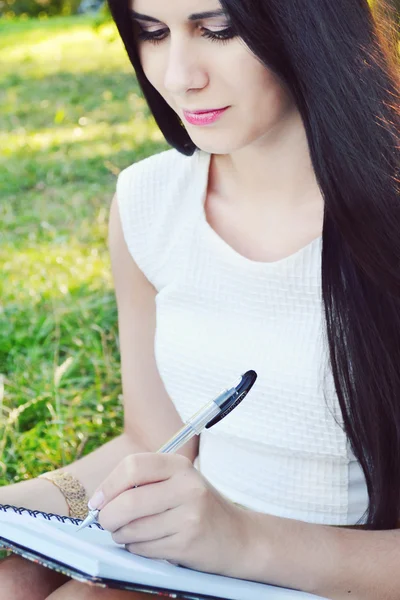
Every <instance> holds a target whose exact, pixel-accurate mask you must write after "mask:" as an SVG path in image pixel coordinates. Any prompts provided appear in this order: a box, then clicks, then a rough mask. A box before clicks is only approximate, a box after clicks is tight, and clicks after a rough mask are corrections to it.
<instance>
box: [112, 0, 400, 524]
mask: <svg viewBox="0 0 400 600" xmlns="http://www.w3.org/2000/svg"><path fill="white" fill-rule="evenodd" d="M379 2H380V3H381V5H382V3H383V0H379ZM108 3H109V6H110V10H111V14H112V16H113V18H114V20H115V22H116V25H117V28H118V30H119V33H120V35H121V37H122V40H123V42H124V45H125V48H126V50H127V53H128V56H129V58H130V60H131V62H132V65H133V67H134V69H135V71H136V75H137V78H138V81H139V83H140V85H141V88H142V91H143V94H144V96H145V98H146V100H147V102H148V105H149V107H150V109H151V111H152V113H153V115H154V117H155V119H156V121H157V123H158V125H159V127H160V129H161V131H162V133H163V134H164V137H165V139H166V141H167V142H168V143H169V144H170V145H171V146H173V147H175V148H176V149H177V150H178V151H179V152H181V153H183V154H186V155H192V154H193V153H194V151H195V150H196V146H195V145H194V143H193V142H192V140H191V139H190V137H189V136H188V134H187V132H186V129H185V128H184V127H183V125H182V122H181V121H180V119H179V117H178V116H177V115H176V113H175V112H174V111H173V110H172V109H171V108H170V107H169V106H168V105H167V103H166V102H165V101H164V100H163V98H162V97H161V95H160V94H159V93H158V92H157V91H156V90H155V89H154V87H153V86H152V85H151V84H150V83H149V81H148V80H147V79H146V77H145V75H144V73H143V70H142V67H141V64H140V61H139V57H138V54H137V51H136V47H135V42H134V35H133V25H132V21H131V19H130V16H129V2H128V0H108ZM220 4H221V5H222V7H223V8H224V10H225V11H226V13H227V14H228V15H229V17H230V21H231V25H232V27H233V29H234V30H235V31H236V32H237V33H238V35H239V36H240V37H241V38H242V39H243V41H244V43H245V44H246V45H247V46H248V47H249V49H250V50H251V51H252V52H253V53H254V55H256V56H257V57H258V58H259V59H260V60H261V61H262V63H263V64H265V66H266V67H267V68H269V69H271V70H272V71H273V72H274V73H275V74H276V75H278V76H279V77H280V78H281V80H282V81H283V82H284V83H285V84H286V85H287V86H288V88H289V89H290V91H291V93H292V94H293V97H294V100H295V102H296V104H297V107H298V110H299V112H300V114H301V116H302V119H303V123H304V126H305V130H306V134H307V139H308V143H309V148H310V154H311V159H312V163H313V167H314V171H315V174H316V178H317V181H318V184H319V187H320V190H321V192H322V195H323V198H324V205H325V210H324V224H323V247H322V298H323V306H324V314H325V324H326V330H325V333H326V341H327V348H328V350H329V358H330V367H331V370H332V375H333V380H334V383H335V389H336V393H337V396H338V400H339V404H340V408H341V412H342V417H343V423H344V428H345V431H346V434H347V436H348V438H349V440H350V443H351V446H352V449H353V452H354V454H355V456H356V458H357V459H358V461H359V462H360V464H361V466H362V469H363V471H364V475H365V478H366V483H367V488H368V494H369V507H368V511H367V514H366V515H365V517H366V527H367V528H370V529H392V528H395V527H396V524H397V522H398V518H399V512H400V178H399V167H400V104H399V99H400V86H399V72H398V64H397V56H395V53H394V52H393V48H394V45H393V44H392V41H393V39H391V37H390V33H391V32H392V29H391V26H390V21H386V22H385V24H384V25H385V26H386V29H385V27H384V26H383V21H382V20H380V19H378V18H377V15H375V14H374V13H373V12H372V10H371V8H370V6H369V4H368V1H367V0H335V1H334V2H333V1H332V0H220ZM387 7H388V5H387ZM381 14H383V11H382V12H381ZM387 14H390V10H388V13H387Z"/></svg>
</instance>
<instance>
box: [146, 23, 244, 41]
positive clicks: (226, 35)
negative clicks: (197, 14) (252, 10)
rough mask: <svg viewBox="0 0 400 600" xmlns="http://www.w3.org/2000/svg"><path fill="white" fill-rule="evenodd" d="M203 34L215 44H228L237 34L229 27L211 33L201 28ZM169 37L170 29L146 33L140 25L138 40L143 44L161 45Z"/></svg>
mask: <svg viewBox="0 0 400 600" xmlns="http://www.w3.org/2000/svg"><path fill="white" fill-rule="evenodd" d="M201 29H202V30H203V33H202V34H201V36H202V37H204V38H207V39H209V40H211V41H213V42H220V43H227V42H228V41H229V40H231V39H233V38H234V37H236V34H235V32H234V31H233V28H232V27H227V28H226V29H221V30H220V31H211V30H210V29H206V28H205V27H202V28H201ZM167 35H168V29H159V30H158V31H152V32H150V31H146V30H145V29H142V28H141V27H140V25H138V32H137V38H138V40H140V41H141V42H150V43H152V44H160V43H161V42H162V41H163V40H165V39H166V37H167Z"/></svg>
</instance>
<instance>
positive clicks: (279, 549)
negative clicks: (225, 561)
mask: <svg viewBox="0 0 400 600" xmlns="http://www.w3.org/2000/svg"><path fill="white" fill-rule="evenodd" d="M246 520H247V532H248V534H249V535H248V536H247V539H248V540H249V541H248V546H247V551H246V552H245V553H244V556H242V558H244V559H245V560H242V563H241V564H238V565H236V568H237V573H236V576H238V577H242V578H249V579H253V580H256V581H261V582H265V583H272V584H275V585H280V586H284V587H292V588H294V589H299V590H302V591H305V592H309V593H312V594H316V595H319V596H322V597H326V598H329V599H330V600H344V599H345V598H347V599H352V600H398V599H399V597H400V568H399V565H400V531H399V530H390V531H363V530H357V529H347V528H342V527H330V526H326V525H315V524H311V523H305V522H302V521H296V520H293V519H285V518H279V517H273V516H270V515H265V514H262V513H256V512H251V511H248V518H247V519H246Z"/></svg>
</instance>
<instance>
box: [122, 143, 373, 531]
mask: <svg viewBox="0 0 400 600" xmlns="http://www.w3.org/2000/svg"><path fill="white" fill-rule="evenodd" d="M210 157H211V155H210V154H209V153H206V152H203V151H196V152H195V153H194V155H193V156H191V157H188V156H185V155H183V154H180V153H179V152H178V151H177V150H175V149H171V150H167V151H164V152H161V153H159V154H156V155H153V156H151V157H148V158H146V159H143V160H141V161H139V162H137V163H135V164H133V165H131V166H129V167H127V168H126V169H124V170H123V171H122V172H121V173H120V175H119V177H118V181H117V197H118V203H119V210H120V215H121V221H122V226H123V232H124V236H125V240H126V243H127V246H128V248H129V251H130V253H131V255H132V257H133V259H134V260H135V262H136V263H137V265H138V266H139V268H140V269H141V270H142V271H143V273H144V274H145V276H146V277H147V279H148V280H149V281H150V282H151V283H152V284H153V286H154V287H155V288H156V290H157V292H158V293H157V296H156V311H157V314H156V321H157V327H156V335H155V355H156V361H157V366H158V370H159V372H160V375H161V378H162V380H163V382H164V385H165V388H166V390H167V392H168V394H169V396H170V398H171V400H172V401H173V403H174V405H175V406H176V408H177V410H178V412H179V414H180V416H181V418H182V419H183V420H186V419H187V418H189V417H190V416H191V415H192V414H193V413H194V412H196V411H197V410H198V409H199V408H201V407H202V406H203V405H204V404H205V403H206V402H207V401H209V400H210V399H212V398H213V397H215V396H216V395H217V394H218V393H219V392H220V391H221V390H222V389H223V388H226V387H228V386H229V385H230V384H231V383H232V382H234V381H235V380H236V379H237V378H238V376H239V375H240V374H241V373H244V372H245V371H247V370H248V369H254V370H255V371H256V372H257V374H258V379H257V381H256V383H255V385H254V387H253V388H252V390H251V392H250V393H249V395H248V396H247V397H246V399H245V400H244V401H243V402H242V403H241V404H240V405H239V406H238V407H237V408H236V409H235V410H234V411H233V412H232V413H230V414H229V415H228V416H227V417H226V418H225V419H223V420H222V421H221V422H220V423H218V424H217V425H215V426H214V427H213V428H211V429H209V430H205V431H204V433H202V434H201V436H200V450H199V456H198V458H197V459H196V463H195V464H196V467H197V468H198V469H199V470H200V471H201V473H203V475H204V476H205V477H206V478H207V479H208V480H209V481H210V483H211V484H212V485H213V486H214V487H215V488H217V489H218V490H219V491H220V492H221V493H222V494H224V495H225V496H227V497H228V498H230V499H231V500H232V501H234V502H237V503H239V504H242V505H244V506H247V507H248V508H250V509H253V510H256V511H261V512H265V513H269V514H273V515H276V516H282V517H289V518H294V519H300V520H303V521H308V522H313V523H319V524H328V525H352V524H355V523H356V522H357V521H358V519H360V518H361V517H362V515H363V514H364V512H365V510H366V508H367V505H368V497H367V491H366V484H365V479H364V475H363V472H362V470H361V468H360V465H359V463H358V462H357V461H356V460H355V458H354V455H353V454H352V452H351V450H350V447H349V444H348V441H347V438H346V435H345V433H344V431H343V429H342V426H341V425H342V416H341V411H340V407H339V404H338V400H337V397H336V394H335V391H334V385H333V378H332V375H331V373H330V370H329V368H327V365H328V360H327V350H326V344H325V342H324V335H323V319H322V316H323V313H322V295H321V276H320V271H321V247H322V239H321V237H320V238H317V239H315V240H314V241H312V242H311V243H310V244H308V245H307V246H305V247H304V248H302V249H301V250H299V251H298V252H296V253H294V254H292V255H291V256H289V257H287V258H283V259H281V260H278V261H274V262H268V263H264V262H256V261H253V260H250V259H248V258H246V257H244V256H242V255H240V254H239V253H238V252H236V251H235V250H234V249H233V248H232V247H231V246H229V245H228V244H227V243H226V242H225V241H224V240H223V239H222V238H221V237H219V236H218V234H217V233H216V232H215V231H214V230H213V229H212V228H211V226H210V225H209V224H208V222H207V220H206V215H205V211H204V202H205V198H206V191H207V184H208V175H209V165H210ZM324 386H325V397H324Z"/></svg>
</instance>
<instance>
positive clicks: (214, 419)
mask: <svg viewBox="0 0 400 600" xmlns="http://www.w3.org/2000/svg"><path fill="white" fill-rule="evenodd" d="M256 379H257V373H256V372H255V371H246V373H244V374H243V375H241V377H240V379H239V380H238V381H235V383H234V384H233V385H232V386H231V387H230V388H228V389H225V390H223V391H222V392H221V393H220V394H219V395H218V396H217V397H216V398H214V400H211V401H210V402H208V403H207V404H206V405H205V406H203V408H201V409H200V410H199V411H198V412H197V413H195V414H194V415H193V416H192V417H191V418H190V419H189V420H188V421H187V422H186V423H185V425H184V426H183V427H182V428H181V429H180V430H179V431H178V432H177V433H176V434H175V435H174V436H173V437H172V438H171V439H170V440H168V441H167V442H166V443H165V444H164V445H163V446H161V448H160V449H159V450H158V451H157V452H158V453H160V454H167V453H170V452H176V451H177V450H179V448H181V447H182V446H183V445H184V444H186V442H188V441H189V440H190V439H191V438H192V437H193V436H195V435H199V434H200V433H201V432H202V431H203V429H209V428H210V427H212V426H213V425H215V424H216V423H218V422H219V421H221V419H223V418H224V417H226V415H228V414H229V413H230V412H232V410H233V409H234V408H235V407H236V406H238V405H239V404H240V403H241V401H242V400H243V399H244V398H245V397H246V396H247V394H248V393H249V391H250V390H251V388H252V387H253V385H254V383H255V380H256ZM88 508H89V513H88V515H87V517H86V518H85V520H84V521H83V522H82V523H81V524H80V525H79V527H78V528H77V529H76V531H80V530H81V529H84V528H85V527H88V526H89V525H92V524H93V523H95V522H96V521H97V518H98V516H99V512H100V511H99V510H97V509H96V510H92V509H91V507H90V504H88Z"/></svg>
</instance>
